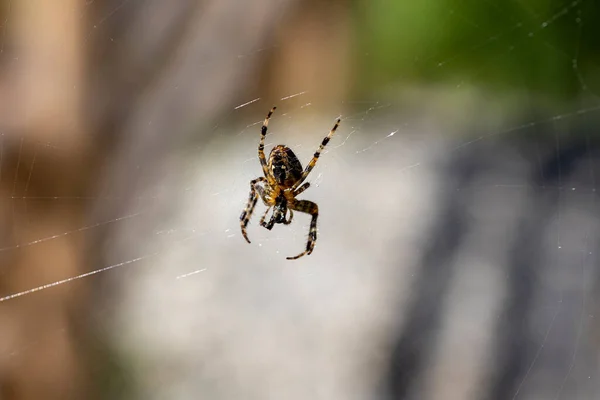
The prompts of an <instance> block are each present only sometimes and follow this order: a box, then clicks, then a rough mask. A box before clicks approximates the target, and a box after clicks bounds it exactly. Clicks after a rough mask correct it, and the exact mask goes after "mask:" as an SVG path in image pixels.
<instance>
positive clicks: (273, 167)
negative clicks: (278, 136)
mask: <svg viewBox="0 0 600 400" xmlns="http://www.w3.org/2000/svg"><path fill="white" fill-rule="evenodd" d="M275 109H276V107H273V108H272V109H271V111H269V113H268V114H267V117H266V118H265V121H264V122H263V125H262V128H261V136H260V143H259V145H258V159H259V161H260V164H261V166H262V169H263V174H264V176H261V177H259V178H256V179H254V180H252V181H250V195H249V196H248V204H247V205H246V208H244V211H242V214H241V215H240V226H241V229H242V236H244V239H246V241H247V242H248V243H250V239H248V234H247V233H246V227H247V226H248V222H249V221H250V217H252V212H253V211H254V207H255V206H256V202H257V201H258V198H259V197H260V198H261V199H262V201H263V203H265V206H267V211H265V213H264V214H263V216H262V217H261V219H260V225H261V226H262V227H264V228H266V229H268V230H271V229H273V226H274V225H275V224H284V225H289V224H291V223H292V218H293V217H294V213H293V211H292V210H294V211H299V212H302V213H306V214H310V215H311V216H312V219H311V222H310V229H309V232H308V241H307V243H306V249H305V250H304V251H303V252H302V253H300V254H298V255H297V256H294V257H287V259H288V260H295V259H298V258H300V257H302V256H304V255H306V254H311V253H312V251H313V249H314V247H315V242H316V241H317V218H318V216H319V207H318V206H317V204H316V203H313V202H312V201H308V200H297V199H296V196H298V195H299V194H300V193H302V192H304V191H305V190H306V189H308V188H309V186H310V183H308V182H306V183H304V184H302V183H303V182H304V180H306V178H307V176H308V174H309V173H310V172H311V171H312V169H313V168H314V167H315V164H316V163H317V160H318V159H319V156H320V155H321V151H323V149H324V148H325V146H326V145H327V143H328V142H329V140H330V139H331V137H332V136H333V134H334V133H335V131H336V129H337V127H338V126H339V124H340V119H339V118H338V120H337V121H336V123H335V125H334V126H333V128H332V129H331V131H329V134H328V135H327V136H326V137H325V138H324V139H323V141H322V142H321V145H320V146H319V148H318V149H317V151H316V152H315V154H314V155H313V158H312V160H310V162H309V163H308V165H307V166H306V169H303V168H302V164H301V163H300V160H299V159H298V157H296V155H295V154H294V152H293V151H292V149H290V148H289V147H286V146H284V145H277V146H275V147H274V148H273V149H272V150H271V153H270V154H269V161H268V162H267V159H266V157H265V136H266V135H267V126H268V125H269V119H270V118H271V115H272V114H273V111H275ZM261 183H262V184H263V185H264V186H261V185H260V184H261ZM271 208H273V214H272V215H271V218H270V219H269V222H265V221H266V218H267V214H268V213H269V211H270V210H271ZM288 212H289V215H290V217H289V219H286V216H287V214H288Z"/></svg>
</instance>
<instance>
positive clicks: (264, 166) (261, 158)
mask: <svg viewBox="0 0 600 400" xmlns="http://www.w3.org/2000/svg"><path fill="white" fill-rule="evenodd" d="M275 109H277V107H273V108H271V111H269V113H268V114H267V117H266V118H265V121H264V122H263V124H262V128H261V129H260V143H259V144H258V159H259V161H260V166H261V167H262V170H263V174H264V175H265V176H266V177H267V179H268V180H269V183H270V184H273V183H274V179H273V178H271V175H270V174H269V168H268V167H267V157H266V156H265V137H266V136H267V127H268V126H269V119H270V118H271V115H272V114H273V111H275Z"/></svg>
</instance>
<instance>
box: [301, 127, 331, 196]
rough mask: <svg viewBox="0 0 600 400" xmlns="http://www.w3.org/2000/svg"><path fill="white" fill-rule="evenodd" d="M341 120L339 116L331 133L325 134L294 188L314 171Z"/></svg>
mask: <svg viewBox="0 0 600 400" xmlns="http://www.w3.org/2000/svg"><path fill="white" fill-rule="evenodd" d="M341 121H342V120H341V119H339V118H338V119H337V121H336V122H335V125H333V128H331V130H330V131H329V134H328V135H327V136H325V138H324V139H323V141H322V142H321V145H320V146H319V148H318V149H317V151H315V154H314V155H313V158H312V160H310V162H309V163H308V165H307V166H306V168H305V169H304V172H303V173H302V176H301V177H300V179H299V180H298V182H296V183H295V184H294V186H292V190H296V188H297V187H298V186H300V184H301V183H302V182H304V180H305V179H306V177H307V176H308V174H310V171H312V169H313V168H314V167H315V165H316V164H317V161H318V160H319V156H320V155H321V152H322V151H323V149H324V148H325V146H327V143H329V140H331V137H332V136H333V134H334V133H335V131H336V130H337V128H338V126H339V125H340V122H341Z"/></svg>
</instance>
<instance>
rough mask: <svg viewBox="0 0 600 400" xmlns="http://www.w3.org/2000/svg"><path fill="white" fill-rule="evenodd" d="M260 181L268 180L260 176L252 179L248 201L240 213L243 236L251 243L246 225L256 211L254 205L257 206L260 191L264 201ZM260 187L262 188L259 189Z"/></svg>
mask: <svg viewBox="0 0 600 400" xmlns="http://www.w3.org/2000/svg"><path fill="white" fill-rule="evenodd" d="M259 182H263V183H264V182H267V178H265V177H262V176H261V177H260V178H256V179H254V180H252V181H250V194H249V195H248V203H247V204H246V208H244V211H242V214H241V215H240V226H241V228H242V236H244V239H246V242H248V243H250V239H248V234H247V233H246V227H247V226H248V222H250V217H252V212H253V211H254V206H256V202H257V201H258V196H259V193H260V195H261V197H262V198H263V201H264V196H263V190H262V188H261V187H260V186H258V183H259ZM257 189H260V190H257Z"/></svg>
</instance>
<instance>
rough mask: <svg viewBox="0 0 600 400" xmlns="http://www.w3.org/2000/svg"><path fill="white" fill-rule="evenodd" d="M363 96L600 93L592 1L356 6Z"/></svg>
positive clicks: (440, 0) (599, 30) (381, 0)
mask: <svg viewBox="0 0 600 400" xmlns="http://www.w3.org/2000/svg"><path fill="white" fill-rule="evenodd" d="M355 6H356V7H355V10H356V12H355V22H356V32H357V51H356V54H355V56H356V57H357V59H356V62H357V65H358V66H359V75H358V76H359V77H360V79H358V81H359V82H357V85H358V90H359V91H360V92H363V93H364V92H366V91H369V90H372V89H373V88H377V87H379V86H385V85H389V84H390V83H392V82H409V83H415V82H419V81H420V82H426V83H430V82H436V81H441V82H446V83H448V82H449V83H455V84H460V83H467V84H470V85H487V86H492V87H498V88H500V89H507V90H523V91H533V92H536V93H540V94H543V95H545V96H552V97H555V98H557V99H568V98H572V97H574V96H578V95H580V94H581V93H582V92H587V93H598V92H600V90H599V89H600V88H599V87H598V83H600V79H599V74H598V72H599V71H600V70H599V66H600V60H599V57H600V52H599V50H600V49H599V48H598V47H599V43H600V41H599V40H598V38H600V26H599V25H600V24H598V23H597V22H596V21H598V18H597V16H598V11H599V10H598V6H597V5H596V4H595V3H594V2H592V1H591V0H585V1H584V0H574V1H570V2H564V1H563V2H559V1H556V0H505V1H497V0H462V1H461V0H422V1H418V2H417V1H414V2H409V1H392V0H365V1H362V2H357V3H356V4H355Z"/></svg>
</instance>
